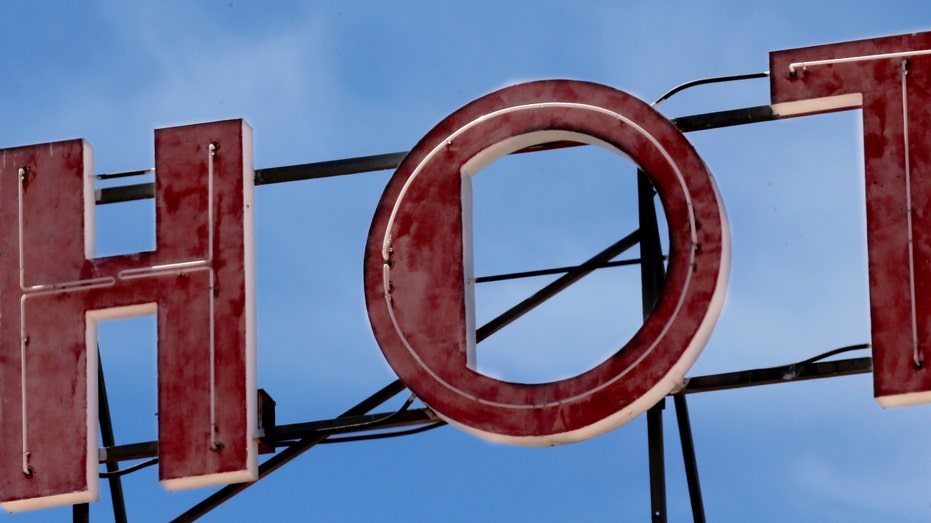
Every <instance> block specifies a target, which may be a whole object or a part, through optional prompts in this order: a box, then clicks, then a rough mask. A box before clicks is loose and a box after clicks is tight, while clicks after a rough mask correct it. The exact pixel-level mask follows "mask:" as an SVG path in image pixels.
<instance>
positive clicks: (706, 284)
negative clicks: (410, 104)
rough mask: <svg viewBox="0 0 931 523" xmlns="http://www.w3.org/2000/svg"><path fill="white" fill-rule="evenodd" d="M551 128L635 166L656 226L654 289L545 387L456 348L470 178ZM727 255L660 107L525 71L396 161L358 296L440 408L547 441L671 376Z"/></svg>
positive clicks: (706, 325) (484, 427)
mask: <svg viewBox="0 0 931 523" xmlns="http://www.w3.org/2000/svg"><path fill="white" fill-rule="evenodd" d="M560 140H571V141H578V142H586V143H593V144H598V145H602V146H606V147H609V148H612V149H615V150H616V151H617V152H620V153H624V154H627V155H629V156H630V157H631V158H632V159H633V160H634V161H635V162H636V163H637V164H638V165H639V166H640V167H641V168H643V169H644V170H645V171H646V172H647V173H648V175H649V176H650V178H651V180H652V181H653V183H654V185H655V186H656V187H657V191H658V193H659V197H660V200H661V202H662V205H663V208H664V210H665V213H666V218H667V222H668V224H669V227H670V230H669V235H670V260H669V266H668V274H667V280H666V289H665V290H664V292H663V294H662V297H661V299H660V301H659V303H658V304H657V306H656V308H655V309H654V311H653V313H652V314H651V315H650V316H649V318H647V320H646V321H645V323H644V325H643V326H642V327H641V328H640V330H639V331H638V332H637V333H636V334H635V335H634V336H633V338H632V339H631V340H630V341H629V342H628V343H627V345H625V346H624V347H623V348H621V349H620V350H618V351H617V353H615V354H614V355H613V356H611V357H610V358H608V360H607V361H605V362H603V363H602V364H600V365H598V366H596V367H595V368H593V369H591V370H589V371H587V372H584V373H583V374H581V375H579V376H575V377H572V378H569V379H564V380H561V381H557V382H552V383H543V384H521V383H509V382H504V381H500V380H497V379H494V378H491V377H488V376H485V375H483V374H481V373H479V372H477V371H476V370H475V369H474V364H473V363H474V358H473V356H472V354H471V352H472V351H473V350H474V343H473V342H472V341H471V340H473V339H474V320H473V319H472V318H473V311H472V305H471V304H472V299H471V296H472V287H471V286H472V274H471V269H470V267H471V252H470V249H471V244H470V237H469V235H468V232H466V234H465V236H464V234H463V231H464V230H465V231H468V230H469V227H470V223H469V219H468V216H469V211H470V208H469V207H470V203H469V193H470V185H471V176H472V175H474V174H475V173H476V172H477V171H479V170H480V169H481V168H482V167H484V166H485V165H487V164H488V163H490V162H492V161H494V160H495V159H496V158H498V157H501V156H503V155H504V154H507V153H508V152H513V151H515V150H518V149H521V148H524V147H527V146H532V145H535V144H540V143H545V142H550V141H560ZM464 214H465V215H466V218H465V219H464V218H463V216H464ZM464 237H465V239H464ZM386 238H387V239H388V242H387V243H386V241H385V240H386ZM728 253H729V247H728V238H727V225H726V220H725V216H724V212H723V208H722V206H721V202H720V198H719V196H718V194H717V190H716V188H715V186H714V183H713V180H712V178H711V175H710V173H709V172H708V170H707V168H706V167H705V165H704V163H703V162H702V161H701V159H700V158H699V157H698V155H697V154H696V153H695V151H694V149H693V148H692V146H691V145H690V144H689V143H688V141H687V140H686V139H685V138H684V137H683V136H682V134H681V133H680V132H679V131H678V130H677V129H676V128H675V127H674V126H673V125H672V124H671V123H670V122H669V121H668V120H667V119H666V118H664V117H663V116H662V115H660V114H659V113H657V112H656V111H654V110H653V109H652V108H650V107H649V106H648V105H646V104H645V103H643V102H642V101H640V100H638V99H636V98H634V97H632V96H630V95H628V94H626V93H623V92H621V91H617V90H615V89H612V88H609V87H605V86H601V85H597V84H591V83H585V82H577V81H567V80H553V81H540V82H531V83H527V84H521V85H516V86H512V87H508V88H505V89H502V90H500V91H497V92H494V93H491V94H489V95H487V96H485V97H482V98H480V99H478V100H476V101H474V102H472V103H470V104H468V105H466V106H465V107H463V108H462V109H460V110H458V111H456V112H455V113H453V114H452V115H451V116H449V117H447V118H446V119H445V120H443V121H442V122H441V123H440V124H438V125H437V126H436V127H435V128H434V129H433V130H431V131H430V132H429V133H428V134H427V136H426V137H425V138H423V139H422V140H421V141H420V142H419V143H418V144H417V145H416V147H414V149H413V150H412V151H411V152H410V154H409V155H408V156H407V157H406V158H405V159H404V161H403V162H402V163H401V165H400V166H399V167H398V169H397V171H396V172H395V174H394V176H393V177H392V178H391V181H390V182H389V184H388V186H387V188H386V189H385V192H384V194H383V196H382V198H381V201H380V202H379V205H378V207H377V209H376V212H375V217H374V219H373V222H372V227H371V230H370V232H369V237H368V243H367V246H366V258H365V291H366V302H367V307H368V312H369V317H370V321H371V324H372V328H373V330H374V333H375V336H376V338H377V340H378V343H379V345H380V346H381V348H382V351H383V352H384V354H385V357H386V358H387V360H388V362H389V363H390V365H391V366H392V368H393V369H394V370H395V372H396V373H397V374H398V376H400V377H401V379H402V380H404V382H405V383H406V384H407V385H408V386H409V387H410V388H411V390H412V391H414V393H416V394H417V396H418V397H420V398H421V399H422V400H423V401H424V402H425V403H426V404H428V405H429V406H430V407H431V408H433V409H434V410H436V411H437V413H439V414H440V415H441V416H443V417H444V418H446V419H448V420H449V421H451V422H453V423H455V424H457V425H459V426H461V427H463V428H466V429H467V430H469V431H471V432H474V433H477V434H479V435H481V436H483V437H487V438H490V439H494V440H499V441H507V442H512V443H519V444H527V445H550V444H558V443H565V442H570V441H577V440H580V439H585V438H589V437H592V436H594V435H597V434H599V433H602V432H604V431H607V430H610V429H611V428H614V427H616V426H618V425H620V424H622V423H624V422H626V421H628V420H630V419H632V418H633V417H634V416H636V415H638V414H639V413H641V412H643V411H644V410H646V409H647V408H649V407H650V406H652V405H653V404H654V403H655V402H656V401H658V400H659V399H660V398H661V397H663V396H664V395H666V394H667V393H669V392H670V390H672V389H673V388H675V387H676V386H678V385H680V384H681V379H682V377H683V376H684V373H685V371H686V370H687V369H688V368H689V367H690V366H691V364H692V362H693V361H694V359H695V358H696V357H697V355H698V353H699V352H700V350H701V348H702V347H703V346H704V343H705V341H706V340H707V336H708V334H709V333H710V330H711V327H712V326H713V323H714V321H715V320H716V318H717V313H718V312H719V311H720V305H721V301H722V300H723V292H724V287H725V280H726V274H727V267H728V263H729V257H728V256H729V255H728ZM386 266H387V270H386ZM386 277H387V279H388V281H389V282H390V283H389V284H388V286H389V287H390V289H389V292H388V293H387V298H386V292H385V291H386V285H385V278H386Z"/></svg>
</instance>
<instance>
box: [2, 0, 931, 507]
mask: <svg viewBox="0 0 931 523" xmlns="http://www.w3.org/2000/svg"><path fill="white" fill-rule="evenodd" d="M0 19H2V20H3V23H2V25H0V86H2V90H0V93H2V103H0V121H2V122H3V125H2V126H0V147H12V146H17V145H25V144H32V143H41V142H48V141H55V140H61V139H68V138H76V137H83V138H85V139H87V140H89V141H90V143H91V144H92V145H93V146H94V149H95V161H96V169H97V171H98V172H115V171H124V170H131V169H139V168H147V167H150V166H151V165H152V164H153V162H154V158H153V139H152V132H153V129H155V128H160V127H166V126H171V125H180V124H189V123H199V122H208V121H213V120H219V119H228V118H238V117H243V118H245V119H246V120H247V121H248V122H249V123H250V124H251V125H252V127H253V128H254V129H255V164H256V166H257V167H272V166H279V165H292V164H299V163H306V162H313V161H322V160H332V159H338V158H345V157H352V156H361V155H370V154H379V153H387V152H396V151H404V150H407V149H410V148H411V147H413V145H414V144H415V143H416V142H417V141H418V140H419V139H420V138H421V137H422V136H423V135H424V134H426V133H427V131H429V130H430V128H431V127H432V126H433V125H434V124H436V123H437V122H438V121H440V120H441V119H442V118H444V117H445V116H447V115H448V114H449V113H451V112H452V111H454V110H455V109H457V108H458V107H460V106H462V105H464V104H466V103H468V102H469V101H471V100H473V99H475V98H478V97H479V96H481V95H483V94H485V93H487V92H489V91H491V90H494V89H497V88H500V87H503V86H506V85H509V84H512V83H515V82H520V81H525V80H532V79H541V78H574V79H579V80H587V81H593V82H599V83H603V84H607V85H610V86H613V87H615V88H618V89H621V90H624V91H627V92H630V93H632V94H635V95H637V96H639V97H641V98H643V99H645V100H647V101H652V100H653V99H655V98H657V97H659V96H660V95H661V94H663V93H664V92H665V91H667V90H668V89H670V88H672V87H674V86H676V85H678V84H680V83H683V82H686V81H689V80H694V79H696V78H703V77H709V76H717V75H729V74H740V73H751V72H759V71H765V70H766V69H767V68H768V53H769V52H770V51H775V50H780V49H786V48H794V47H802V46H807V45H814V44H821V43H831V42H840V41H845V40H852V39H860V38H868V37H873V36H883V35H894V34H902V33H907V32H913V31H924V30H929V29H931V7H929V6H928V5H927V4H926V3H925V2H919V1H912V2H886V3H885V4H884V5H883V6H882V7H880V6H879V5H878V4H876V3H874V2H859V1H854V2H845V3H843V4H841V3H839V2H808V1H804V2H803V1H784V2H727V1H714V2H691V3H686V2H681V3H677V2H649V3H648V2H641V3H639V4H634V5H623V4H621V3H614V2H598V1H591V2H582V1H580V2H571V3H570V2H534V3H530V2H527V3H520V2H468V3H459V4H458V5H446V4H443V3H440V2H399V3H397V4H395V5H389V4H388V3H375V2H339V3H336V2H334V3H329V4H324V3H315V2H276V3H271V2H267V3H262V4H260V3H258V2H256V3H246V2H241V1H235V2H229V1H224V2H180V1H169V2H138V3H130V2H118V1H91V2H84V3H80V4H79V3H76V2H75V3H72V2H49V3H44V4H41V5H40V4H39V3H26V2H19V1H17V2H7V3H5V4H3V6H2V7H0ZM768 102H769V87H768V82H767V81H766V80H750V81H745V82H741V83H739V84H728V85H719V86H707V87H699V88H696V89H693V90H690V91H686V92H684V93H681V94H679V95H677V96H676V97H674V98H673V99H671V100H669V101H668V102H666V103H664V104H663V105H662V106H661V107H660V110H661V112H663V114H665V115H667V116H669V117H676V116H682V115H688V114H697V113H703V112H708V111H716V110H724V109H735V108H740V107H748V106H755V105H762V104H766V103H768ZM688 137H689V139H690V140H691V141H692V142H693V144H694V145H695V147H696V149H697V150H698V153H699V154H700V155H701V156H702V158H703V159H704V160H705V162H706V163H707V164H708V166H709V168H710V170H711V172H712V173H713V174H714V175H715V178H716V181H717V183H718V187H719V189H720V192H721V194H722V197H723V200H724V205H725V207H726V209H727V211H728V215H729V217H730V221H731V227H732V235H733V249H734V250H733V259H732V272H731V278H730V284H729V291H728V297H727V302H726V304H725V308H724V311H723V313H722V315H721V318H720V320H719V322H718V326H717V328H716V329H715V331H714V334H713V335H712V338H711V340H710V342H709V344H708V346H707V347H706V348H705V351H704V352H703V354H702V355H701V356H700V357H699V359H698V361H697V363H696V364H695V366H694V367H693V369H692V371H691V372H690V373H689V375H703V374H711V373H718V372H727V371H735V370H743V369H749V368H757V367H766V366H772V365H779V364H787V363H791V362H794V361H798V360H803V359H805V358H808V357H810V356H814V355H815V354H818V353H821V352H824V351H827V350H829V349H833V348H836V347H840V346H845V345H850V344H855V343H864V342H867V341H869V313H868V291H867V274H866V229H865V212H864V202H863V199H864V197H863V193H864V188H863V166H862V137H861V132H860V123H859V113H858V112H856V111H853V112H845V113H836V114H831V115H822V116H814V117H805V118H799V119H794V120H785V121H779V122H770V123H761V124H755V125H750V126H742V127H738V128H729V129H721V130H714V131H703V132H698V133H691V134H690V135H689V136H688ZM589 149H590V148H589ZM524 156H525V157H526V158H525V157H521V158H516V159H515V158H510V159H505V160H502V161H501V162H499V164H500V165H499V164H495V165H493V166H491V167H490V168H489V169H488V170H487V172H483V173H482V174H480V175H479V176H478V177H477V178H476V265H477V272H478V273H479V274H491V273H496V272H506V271H512V270H531V269H538V268H544V267H550V266H560V265H569V264H574V263H579V262H581V261H583V260H585V259H586V258H588V257H589V256H591V255H592V254H594V253H595V252H597V251H599V250H601V249H602V248H603V247H604V246H606V245H608V244H610V243H611V242H613V241H614V240H616V239H617V238H619V237H620V236H622V235H624V234H627V232H629V228H628V224H629V223H630V220H631V216H635V212H636V211H635V208H633V207H631V206H632V205H634V204H635V200H634V199H633V195H632V194H630V188H631V187H632V184H631V181H632V179H633V178H632V169H633V167H632V166H631V165H630V164H629V162H628V163H626V164H625V160H620V159H618V158H616V157H614V156H612V155H610V154H606V153H604V152H603V151H598V150H594V151H592V150H583V149H578V150H573V151H557V152H548V153H540V154H539V155H524ZM532 156H537V158H536V159H534V158H531V157H532ZM618 173H620V174H618ZM389 176H390V172H378V173H369V174H363V175H357V176H352V177H344V178H338V179H328V180H320V181H305V182H296V183H288V184H282V185H274V186H262V187H258V188H257V189H256V198H257V210H256V224H257V272H258V296H257V300H258V351H259V356H258V358H259V386H260V387H262V388H265V389H267V390H268V391H269V392H270V393H271V394H272V396H273V397H274V398H275V400H276V401H277V404H278V420H279V422H281V423H293V422H299V421H309V420H317V419H327V418H332V417H335V416H337V415H338V414H339V413H340V412H342V411H343V410H345V409H346V408H348V407H350V406H352V405H354V404H355V403H356V402H358V401H359V400H361V399H363V398H365V397H366V396H368V395H369V394H371V393H372V392H374V391H375V390H377V389H379V388H381V387H382V386H383V385H385V384H387V383H388V382H390V381H391V380H392V379H394V374H393V373H392V372H391V370H390V368H389V367H388V366H387V364H386V363H385V360H384V358H383V357H382V355H381V352H380V351H379V349H378V347H377V345H376V344H375V341H374V338H373V336H372V334H371V330H370V328H369V326H368V322H367V318H366V316H365V310H364V301H363V295H362V253H363V249H364V244H365V238H366V234H367V231H368V226H369V223H370V221H371V217H372V213H373V211H374V209H375V205H376V203H377V201H378V198H379V196H380V195H381V191H382V189H383V188H384V185H385V183H386V182H387V180H388V178H389ZM152 205H153V204H152V203H151V200H150V201H148V202H142V203H134V204H128V205H121V206H110V207H108V208H102V209H100V210H99V213H100V221H101V223H100V225H99V230H98V233H99V236H98V253H99V254H101V255H104V254H114V253H122V252H135V251H140V250H145V249H151V248H153V247H154V233H153V228H154V225H153V221H152V218H151V215H152V209H151V206H152ZM631 213H634V214H631ZM624 271H627V272H624ZM547 281H548V280H545V279H530V280H523V281H519V282H515V283H510V284H487V285H488V287H487V288H482V289H480V291H479V293H480V294H479V307H480V308H479V311H478V315H479V318H488V317H491V316H493V315H494V314H495V313H496V312H497V311H500V310H503V309H506V308H507V307H509V306H510V305H512V304H513V303H514V302H516V301H517V300H520V299H523V298H524V297H526V296H527V295H528V294H529V293H532V292H534V291H535V290H536V289H538V288H540V287H542V286H543V285H544V284H545V283H546V282H547ZM637 281H638V280H637V276H636V272H635V270H634V269H623V268H621V269H612V270H611V271H608V272H607V273H605V274H601V273H599V274H598V275H597V276H595V277H593V279H592V280H590V281H587V282H584V283H583V284H580V286H579V287H575V288H573V289H572V290H571V291H568V292H567V293H566V295H565V296H561V297H560V298H559V299H558V300H556V301H554V302H553V303H551V304H547V305H546V306H545V307H542V308H541V309H540V310H539V311H535V312H534V314H532V315H530V316H528V318H526V320H522V321H521V322H518V323H517V324H515V325H514V326H513V328H512V329H509V330H507V331H503V332H502V333H500V334H499V335H496V336H495V337H494V338H492V339H491V340H489V343H488V344H487V345H484V344H483V346H480V347H479V349H480V351H482V350H485V351H486V352H490V353H493V354H494V355H493V356H492V355H490V356H488V357H487V359H482V356H481V354H480V356H479V361H480V365H487V366H488V367H487V372H489V373H495V374H498V375H502V376H505V377H511V378H513V379H548V378H549V379H552V378H553V377H558V376H560V375H562V374H565V373H567V372H568V373H569V374H572V373H575V372H579V371H581V370H584V369H586V368H588V367H590V366H591V365H593V364H594V363H597V361H599V359H600V358H603V357H604V356H605V355H607V354H609V353H610V352H612V351H613V350H616V348H617V347H619V346H620V345H621V344H623V343H624V341H625V340H626V337H627V336H629V335H630V334H631V333H632V332H633V329H636V328H637V326H638V325H639V323H638V316H637V315H638V311H639V303H640V299H639V295H638V293H639V287H638V283H637ZM625 329H626V330H625ZM101 336H102V337H101V345H102V347H101V350H102V357H103V362H104V365H105V368H106V370H107V381H108V386H109V387H110V388H111V396H112V398H111V402H112V403H113V408H114V409H115V412H114V416H115V424H116V437H117V440H118V441H119V442H120V443H130V442H137V441H146V440H151V439H154V438H155V418H154V410H155V369H154V361H155V354H154V350H155V349H154V321H153V320H152V319H150V318H149V319H142V320H131V321H130V320H127V321H120V322H114V324H113V325H108V326H106V328H105V329H103V330H102V335H101ZM567 347H568V348H567ZM485 362H487V363H485ZM393 405H394V404H392V405H388V406H386V407H385V408H390V407H391V406H393ZM689 407H690V410H691V415H692V424H693V432H694V437H695V444H696V447H697V452H698V464H699V471H700V474H701V478H702V489H703V493H704V503H705V507H706V512H707V516H708V520H709V521H739V520H747V519H751V518H752V519H753V520H755V521H773V522H776V521H840V520H843V521H851V522H857V521H863V522H867V521H927V520H928V519H929V517H931V474H929V473H928V470H929V469H931V467H929V466H931V455H929V453H928V446H927V444H926V443H925V441H926V439H927V437H928V435H929V434H931V419H929V408H928V407H927V406H918V407H909V408H903V409H896V410H888V411H883V410H882V409H881V408H880V407H879V406H878V405H877V404H876V403H875V401H874V400H873V399H872V385H871V380H870V377H869V376H857V377H848V378H836V379H831V380H820V381H817V382H807V383H796V384H785V385H775V386H768V387H760V388H753V389H742V390H737V391H729V392H713V393H705V394H699V395H693V396H690V397H689ZM666 425H667V431H666V438H667V471H668V489H669V515H670V521H690V517H691V516H690V509H689V504H688V496H687V492H686V486H685V479H684V476H683V472H682V464H681V458H680V457H679V453H678V441H677V433H676V431H675V427H674V425H675V424H674V416H673V410H672V405H671V403H670V404H669V406H668V408H667V411H666ZM646 445H647V441H646V424H645V420H644V419H643V418H640V419H637V420H635V421H633V422H631V423H630V424H628V425H625V426H623V427H621V428H619V429H617V430H615V431H613V432H611V433H609V434H607V435H604V436H601V437H599V438H596V439H593V440H590V441H586V442H582V443H578V444H573V445H568V446H563V447H557V448H545V449H536V448H534V449H528V448H519V447H510V446H502V445H496V444H491V443H487V442H485V441H482V440H479V439H477V438H475V437H473V436H471V435H469V434H466V433H464V432H461V431H459V430H457V429H454V428H451V427H444V428H441V429H438V430H434V431H431V432H428V433H425V434H421V435H416V436H411V437H408V438H399V439H392V440H384V441H374V442H362V443H348V444H339V445H327V446H320V447H318V448H315V449H313V450H311V451H309V452H308V453H307V454H305V455H304V456H302V457H301V458H299V459H297V460H296V461H294V462H292V463H290V464H289V465H288V466H286V467H285V468H283V469H282V470H280V471H278V472H275V473H274V474H272V475H271V476H269V477H268V478H266V479H263V480H262V481H260V482H259V483H257V484H256V485H254V486H253V487H251V488H249V489H247V490H246V491H245V492H244V493H243V494H241V495H239V496H236V497H235V498H233V499H232V500H231V501H229V502H227V503H225V504H224V505H222V506H221V508H219V509H217V510H215V511H214V512H212V513H211V514H209V515H208V516H207V517H205V518H204V520H205V521H252V520H266V519H272V518H273V517H276V518H280V519H282V520H309V519H316V520H320V521H410V520H414V521H417V520H442V521H495V520H505V519H508V520H517V521H604V520H608V519H611V520H620V521H647V520H648V518H649V511H650V505H649V483H648V481H649V479H648V472H647V452H646V449H647V446H646ZM125 485H126V489H127V506H128V511H129V518H130V521H165V520H168V519H170V518H172V517H175V516H177V515H179V514H180V513H182V512H183V511H184V510H186V509H187V508H189V507H190V506H191V505H193V504H194V503H196V502H197V501H199V500H200V499H202V498H203V497H205V496H206V495H208V494H209V493H210V491H209V490H200V491H193V492H183V493H166V492H164V490H163V489H162V488H161V487H160V486H159V485H158V483H157V479H156V472H155V470H154V469H153V468H150V469H146V470H143V471H140V472H138V473H135V474H131V475H129V476H127V477H126V479H125ZM101 489H102V492H103V494H104V498H103V499H102V501H101V502H100V503H97V504H95V505H94V506H93V507H92V512H91V518H92V520H94V521H109V520H110V518H111V516H110V513H109V510H110V506H109V503H108V500H107V499H106V486H105V485H102V486H101ZM70 517H71V513H70V510H62V509H52V510H44V511H39V512H35V513H27V514H16V515H8V514H0V521H14V522H15V521H23V522H27V521H29V522H32V521H37V522H44V521H63V520H64V521H67V520H69V518H70Z"/></svg>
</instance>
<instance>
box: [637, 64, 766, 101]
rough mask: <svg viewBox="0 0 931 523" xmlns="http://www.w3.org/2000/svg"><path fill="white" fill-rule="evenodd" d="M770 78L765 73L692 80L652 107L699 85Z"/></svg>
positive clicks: (663, 97) (677, 87)
mask: <svg viewBox="0 0 931 523" xmlns="http://www.w3.org/2000/svg"><path fill="white" fill-rule="evenodd" d="M768 76H769V71H763V72H760V73H747V74H734V75H730V76H715V77H712V78H700V79H698V80H692V81H691V82H685V83H684V84H680V85H677V86H675V87H673V88H672V89H670V90H669V91H667V92H666V94H664V95H663V96H660V97H659V98H657V99H656V101H655V102H653V103H652V104H651V105H652V106H653V107H656V106H657V105H659V104H660V103H662V102H664V101H666V100H668V99H669V98H670V97H672V95H674V94H676V93H678V92H679V91H684V90H686V89H688V88H689V87H695V86H698V85H706V84H716V83H721V82H734V81H737V80H752V79H754V78H766V77H768Z"/></svg>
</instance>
